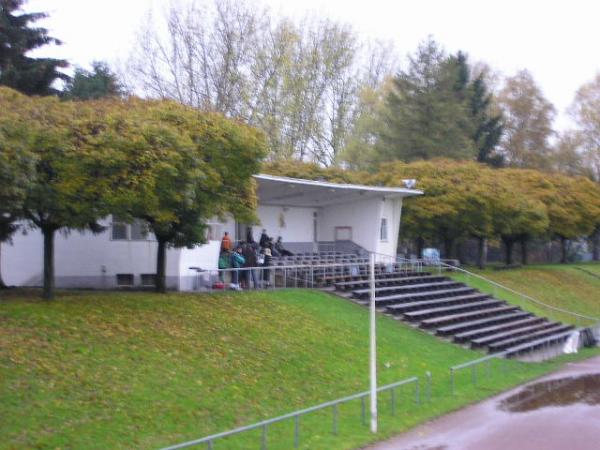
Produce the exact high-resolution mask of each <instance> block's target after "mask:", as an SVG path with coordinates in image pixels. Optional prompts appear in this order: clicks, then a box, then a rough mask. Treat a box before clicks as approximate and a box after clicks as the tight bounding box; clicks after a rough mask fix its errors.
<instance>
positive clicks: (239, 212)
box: [99, 99, 266, 292]
mask: <svg viewBox="0 0 600 450" xmlns="http://www.w3.org/2000/svg"><path fill="white" fill-rule="evenodd" d="M111 122H112V124H111V125H110V127H111V128H114V130H113V131H111V132H110V133H105V138H106V139H108V140H107V141H106V142H101V143H100V144H99V145H100V146H101V147H104V148H107V147H112V146H115V147H116V148H117V149H118V155H117V159H119V161H120V162H119V163H118V164H119V166H120V169H119V170H120V171H122V173H130V172H131V173H134V174H137V175H136V176H135V179H136V180H137V182H136V183H135V185H130V186H126V187H125V188H123V189H121V190H120V191H118V192H115V193H114V194H113V195H111V201H110V202H111V204H112V205H113V211H117V212H120V213H121V214H124V215H125V217H129V218H139V219H143V220H145V221H146V222H147V223H148V226H149V228H150V231H152V232H153V233H154V235H155V236H156V240H157V243H158V252H157V265H156V267H157V268H156V289H157V291H158V292H164V291H165V290H166V253H167V252H166V251H167V248H168V247H193V246H195V245H197V244H201V243H204V242H205V239H206V221H207V220H209V219H210V218H212V217H214V216H223V215H225V214H231V215H232V216H233V217H235V218H236V219H238V220H241V221H245V222H251V221H253V220H255V216H254V210H255V206H256V198H255V194H254V183H253V181H252V175H253V174H255V173H256V172H257V171H258V169H259V167H260V161H261V159H262V158H263V157H264V156H265V154H266V145H265V143H264V139H263V135H262V134H261V133H260V132H258V131H257V130H255V129H253V128H251V127H248V126H244V125H242V124H239V123H236V122H234V121H231V120H228V119H226V118H224V117H223V116H221V115H219V114H210V113H199V112H198V111H197V110H194V109H192V108H190V107H185V106H182V105H180V104H177V103H175V102H172V101H143V100H138V99H130V100H128V101H127V102H122V103H121V107H120V111H119V113H118V114H117V115H116V117H113V118H112V119H111Z"/></svg>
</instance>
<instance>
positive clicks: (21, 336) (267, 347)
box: [0, 290, 588, 449]
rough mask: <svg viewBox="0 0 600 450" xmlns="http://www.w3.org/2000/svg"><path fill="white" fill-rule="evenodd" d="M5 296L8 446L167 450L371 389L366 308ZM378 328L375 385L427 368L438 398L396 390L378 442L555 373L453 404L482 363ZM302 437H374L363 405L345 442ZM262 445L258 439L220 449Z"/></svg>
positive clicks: (120, 296)
mask: <svg viewBox="0 0 600 450" xmlns="http://www.w3.org/2000/svg"><path fill="white" fill-rule="evenodd" d="M0 295H3V296H4V297H3V298H2V300H0V342H1V345H0V417H1V418H2V419H1V420H0V436H2V439H1V440H0V448H2V449H13V448H14V449H22V448H43V449H45V448H62V449H69V448H86V449H104V448H116V449H121V448H122V449H125V448H158V447H161V446H164V445H168V444H173V443H177V442H180V441H182V440H187V439H191V438H196V437H200V436H204V435H207V434H210V433H214V432H218V431H223V430H226V429H230V428H232V427H236V426H240V425H244V424H248V423H252V422H254V421H258V420H261V419H265V418H269V417H272V416H274V415H278V414H282V413H286V412H289V411H292V410H295V409H298V408H303V407H307V406H311V405H313V404H317V403H320V402H323V401H327V400H331V399H334V398H337V397H340V396H343V395H348V394H352V393H355V392H357V391H361V390H364V389H366V388H367V351H368V330H367V323H368V322H367V310H366V308H362V307H360V306H356V305H354V304H351V303H349V302H347V301H344V300H341V299H338V298H335V297H332V296H330V295H328V294H324V293H320V292H311V291H302V290H296V291H292V290H289V291H278V292H268V293H255V294H246V293H241V294H230V293H222V294H217V295H184V294H170V295H166V296H159V295H155V294H150V293H91V292H87V293H65V294H62V295H60V296H59V298H58V299H57V300H56V301H54V302H50V303H44V302H42V301H39V300H37V299H35V298H34V297H33V296H32V295H31V293H25V292H22V291H12V292H10V293H9V294H7V293H2V294H0ZM378 327H379V328H378V339H379V340H378V349H379V355H378V356H379V357H378V361H379V382H380V383H389V382H393V381H396V380H400V379H404V378H406V377H409V376H413V375H420V376H422V375H423V374H424V372H425V371H426V370H429V371H431V372H432V374H433V380H434V384H433V398H434V399H435V402H430V403H426V404H423V405H420V406H417V405H414V404H413V401H412V400H410V401H409V396H410V398H412V396H413V394H412V393H409V392H399V393H398V394H399V396H400V402H401V405H402V408H401V410H400V411H399V413H398V414H397V415H396V416H395V417H392V415H391V414H390V406H389V397H388V396H386V397H385V399H382V401H381V403H380V405H381V406H380V408H381V433H380V434H379V435H378V438H379V439H381V438H383V437H386V436H389V435H391V434H393V433H396V432H398V431H401V430H404V429H406V428H407V427H409V426H412V425H414V424H416V423H418V422H421V421H423V420H425V419H427V418H430V417H433V416H435V415H439V414H441V413H443V412H446V411H449V410H451V409H455V408H457V407H459V406H461V405H464V404H466V403H469V402H472V401H475V400H477V399H479V398H483V397H485V396H489V395H491V394H492V393H493V392H496V391H498V390H499V389H502V388H506V387H508V386H510V385H514V384H516V383H518V382H521V381H523V380H525V379H527V378H531V377H534V376H538V375H540V374H542V373H544V372H546V371H548V370H551V369H553V368H556V367H557V365H558V362H554V363H544V364H523V363H516V362H513V361H510V362H508V363H507V364H508V365H507V368H508V372H507V373H505V374H503V373H501V372H500V371H498V370H497V369H496V370H492V374H491V376H490V377H488V378H486V379H484V380H483V381H480V385H479V388H474V387H473V386H472V385H471V384H470V374H469V373H464V374H462V375H460V376H459V378H458V380H457V386H458V391H457V395H456V396H454V397H451V396H449V395H448V387H449V378H448V367H449V366H450V365H452V364H457V363H460V362H463V361H467V360H469V359H472V358H474V357H477V356H478V355H479V354H477V353H475V352H472V351H468V350H465V349H462V348H460V347H458V346H455V345H451V344H447V343H444V342H442V341H440V340H437V339H436V338H433V337H431V336H429V335H427V334H425V333H422V332H420V331H418V330H414V329H411V328H409V327H407V326H404V325H402V324H400V323H398V322H396V321H394V320H392V319H389V318H387V317H383V316H382V317H379V319H378ZM587 354H588V353H586V355H587ZM581 356H584V355H579V356H578V357H581ZM386 366H389V368H386ZM481 383H483V389H482V385H481ZM411 392H412V391H411ZM292 429H293V428H292V423H290V422H287V423H284V424H280V425H277V426H274V427H273V428H272V429H270V430H269V442H270V446H269V448H281V449H287V448H291V447H292V445H291V442H293V441H292V440H291V439H292ZM301 430H302V435H301V444H302V445H301V447H302V448H311V449H320V448H322V449H345V448H355V447H357V446H359V445H362V444H364V443H367V442H369V441H371V440H373V436H372V435H370V434H369V432H368V430H367V428H366V427H364V426H362V425H361V424H360V402H354V403H352V404H349V405H347V406H344V407H342V408H341V410H340V435H339V436H337V437H336V436H333V435H332V434H331V431H330V430H331V412H330V411H329V412H327V413H322V414H315V415H311V416H307V417H305V418H303V419H302V422H301ZM258 442H259V433H258V432H254V433H250V434H247V435H244V436H242V437H240V438H231V439H228V440H227V441H223V442H221V441H219V444H218V445H217V448H219V449H224V448H231V449H244V448H256V447H257V446H258Z"/></svg>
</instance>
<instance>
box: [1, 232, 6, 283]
mask: <svg viewBox="0 0 600 450" xmlns="http://www.w3.org/2000/svg"><path fill="white" fill-rule="evenodd" d="M0 289H6V284H4V280H3V279H2V242H0Z"/></svg>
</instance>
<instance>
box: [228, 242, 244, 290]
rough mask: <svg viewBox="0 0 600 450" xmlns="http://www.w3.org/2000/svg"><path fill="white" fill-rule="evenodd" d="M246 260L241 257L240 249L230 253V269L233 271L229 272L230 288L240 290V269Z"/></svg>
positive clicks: (237, 248)
mask: <svg viewBox="0 0 600 450" xmlns="http://www.w3.org/2000/svg"><path fill="white" fill-rule="evenodd" d="M245 262H246V260H245V259H244V257H243V256H242V249H241V248H240V247H236V248H235V249H234V250H233V251H232V252H231V268H232V269H235V270H232V271H231V288H232V289H236V290H241V288H240V271H239V268H240V267H244V263H245Z"/></svg>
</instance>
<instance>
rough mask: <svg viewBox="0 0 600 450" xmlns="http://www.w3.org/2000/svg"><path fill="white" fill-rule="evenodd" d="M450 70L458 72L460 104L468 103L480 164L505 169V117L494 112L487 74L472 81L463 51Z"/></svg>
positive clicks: (472, 132)
mask: <svg viewBox="0 0 600 450" xmlns="http://www.w3.org/2000/svg"><path fill="white" fill-rule="evenodd" d="M448 66H449V70H451V71H454V73H455V74H454V76H455V83H454V90H455V92H456V95H457V100H458V101H459V102H465V103H466V107H467V112H468V113H469V116H470V122H471V125H472V127H471V130H470V132H471V136H470V137H471V139H472V140H473V143H474V145H475V147H476V149H477V161H478V162H482V163H485V164H489V165H491V166H496V167H498V166H501V165H502V164H503V162H504V159H503V157H502V155H501V154H499V153H497V151H496V150H497V146H498V144H499V143H500V138H501V137H502V132H503V124H502V114H494V113H493V112H492V111H491V102H492V94H491V93H490V92H489V89H488V87H487V84H486V81H485V73H480V74H479V75H477V76H476V77H475V78H473V79H472V77H471V68H470V67H469V63H468V58H467V55H466V54H465V53H463V52H461V51H459V52H458V53H457V54H456V55H455V56H451V57H450V58H448Z"/></svg>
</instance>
